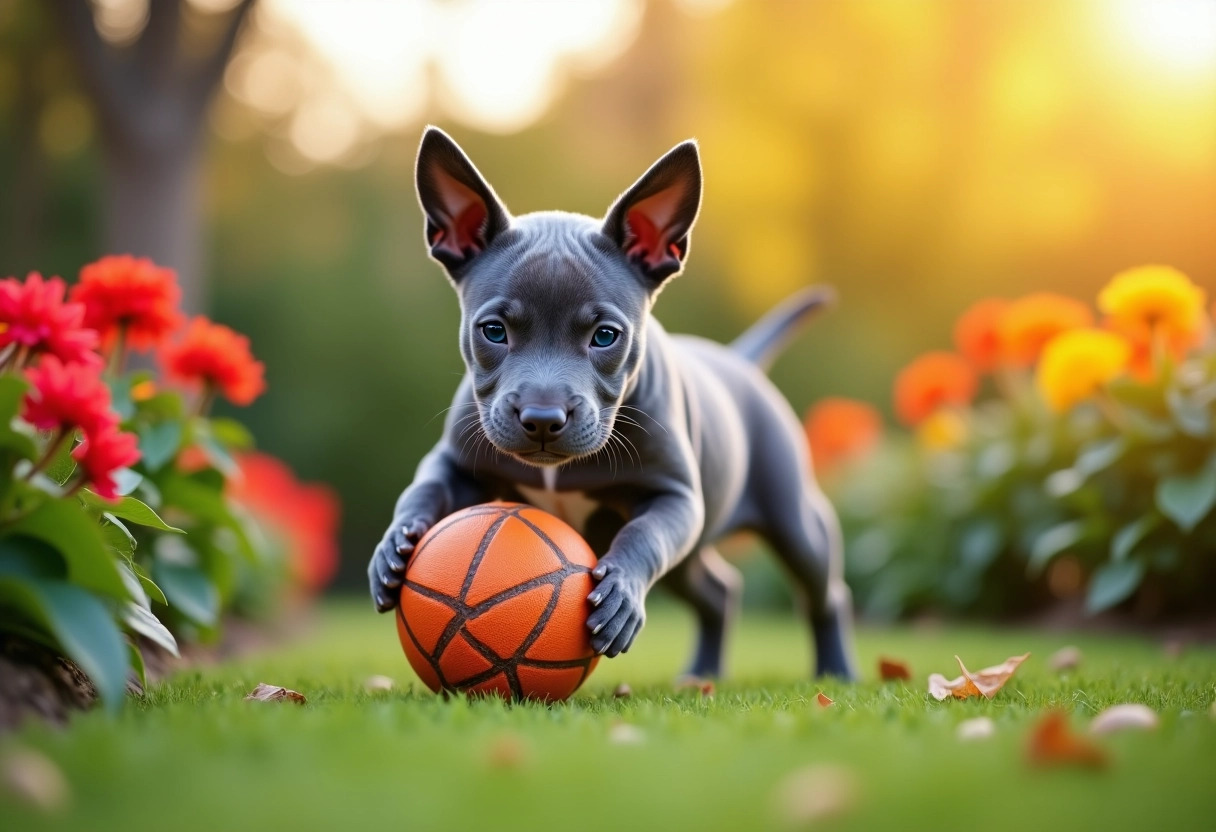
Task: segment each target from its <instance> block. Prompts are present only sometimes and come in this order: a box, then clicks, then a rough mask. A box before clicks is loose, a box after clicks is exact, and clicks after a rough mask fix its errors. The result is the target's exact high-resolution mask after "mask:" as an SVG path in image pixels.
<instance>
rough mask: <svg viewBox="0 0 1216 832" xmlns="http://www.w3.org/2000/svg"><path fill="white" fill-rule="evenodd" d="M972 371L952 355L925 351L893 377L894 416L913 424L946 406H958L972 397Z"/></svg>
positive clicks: (973, 394)
mask: <svg viewBox="0 0 1216 832" xmlns="http://www.w3.org/2000/svg"><path fill="white" fill-rule="evenodd" d="M976 384H977V381H976V377H975V371H974V370H972V369H971V365H970V364H968V363H967V362H966V361H964V360H963V359H962V358H961V357H960V356H958V355H956V354H955V353H952V352H928V353H925V354H924V355H922V356H921V357H920V358H917V359H916V360H915V361H913V362H912V363H911V364H909V365H908V366H907V367H904V369H903V370H901V371H900V373H899V375H898V376H896V377H895V415H896V416H898V417H899V419H900V421H902V422H903V423H904V424H906V425H916V424H919V423H920V422H922V421H923V420H925V419H927V418H928V417H929V416H931V415H933V414H934V413H935V412H937V411H938V410H940V409H941V408H943V407H947V406H962V405H966V404H968V403H970V401H971V399H972V397H974V396H975V388H976Z"/></svg>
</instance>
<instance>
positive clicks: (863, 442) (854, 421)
mask: <svg viewBox="0 0 1216 832" xmlns="http://www.w3.org/2000/svg"><path fill="white" fill-rule="evenodd" d="M806 436H807V441H808V442H810V445H811V459H812V460H813V461H814V463H815V470H816V471H818V472H819V473H826V472H828V471H830V470H832V469H834V468H837V467H838V466H839V465H841V464H842V463H845V462H848V461H850V460H853V459H858V458H861V457H864V456H865V455H867V454H868V453H869V452H870V451H872V450H873V449H874V446H875V445H877V444H878V441H879V439H880V438H881V437H882V417H881V416H879V415H878V411H877V410H875V409H874V408H873V407H871V406H870V405H868V404H866V403H865V402H859V401H855V400H853V399H845V398H839V397H829V398H826V399H820V400H819V401H818V402H816V404H815V406H814V407H812V408H811V409H810V410H809V411H807V414H806Z"/></svg>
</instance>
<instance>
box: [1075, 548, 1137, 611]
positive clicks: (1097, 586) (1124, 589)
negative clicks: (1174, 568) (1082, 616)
mask: <svg viewBox="0 0 1216 832" xmlns="http://www.w3.org/2000/svg"><path fill="white" fill-rule="evenodd" d="M1143 578H1144V561H1142V560H1118V561H1110V562H1108V563H1104V564H1102V566H1101V567H1099V568H1098V571H1097V572H1095V573H1094V576H1093V578H1091V579H1090V581H1089V592H1088V593H1087V594H1086V597H1085V609H1086V611H1088V612H1090V613H1095V612H1101V611H1102V610H1106V609H1110V608H1111V607H1113V606H1114V605H1115V604H1118V603H1120V602H1121V601H1125V600H1127V599H1128V598H1130V597H1131V595H1132V593H1133V592H1135V591H1136V588H1137V587H1139V586H1140V581H1141V580H1142V579H1143Z"/></svg>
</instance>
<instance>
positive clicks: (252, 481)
mask: <svg viewBox="0 0 1216 832" xmlns="http://www.w3.org/2000/svg"><path fill="white" fill-rule="evenodd" d="M237 462H238V464H239V465H240V468H241V474H240V476H239V477H236V478H235V479H233V480H232V482H231V486H230V488H231V491H230V494H231V496H232V498H233V499H234V500H236V501H237V502H238V503H240V504H241V505H243V506H245V507H246V508H247V509H248V510H249V512H250V513H251V514H252V515H253V516H254V517H255V518H256V519H257V520H259V521H260V522H261V523H262V524H263V525H264V526H265V527H268V529H267V530H268V531H270V532H271V533H272V534H274V535H276V536H278V537H280V538H281V539H282V540H283V543H284V545H285V547H286V549H287V554H288V559H289V566H290V568H291V572H292V575H293V576H294V577H295V578H296V580H297V581H299V582H300V584H302V585H303V586H304V587H306V588H308V589H312V590H318V589H320V588H321V587H323V586H325V584H327V583H329V581H330V580H331V579H332V578H333V576H334V573H335V572H336V571H337V569H338V543H337V540H336V535H337V530H338V518H339V513H340V508H339V503H338V498H337V495H335V494H334V492H333V491H332V490H331V489H330V488H328V487H327V486H324V485H316V484H313V483H301V482H299V481H298V480H297V479H296V478H295V476H294V475H293V474H292V472H291V469H290V468H288V467H287V465H286V464H285V463H283V462H282V461H280V460H278V459H275V458H274V457H272V456H269V455H267V454H261V453H248V454H241V456H240V457H238V459H237Z"/></svg>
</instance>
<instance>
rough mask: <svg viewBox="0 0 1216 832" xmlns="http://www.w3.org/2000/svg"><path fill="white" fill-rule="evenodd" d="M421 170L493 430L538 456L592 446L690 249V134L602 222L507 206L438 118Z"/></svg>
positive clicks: (693, 166)
mask: <svg viewBox="0 0 1216 832" xmlns="http://www.w3.org/2000/svg"><path fill="white" fill-rule="evenodd" d="M416 180H417V187H418V199H419V202H421V204H422V211H423V214H424V216H425V219H426V243H427V246H428V247H429V248H430V253H431V257H432V258H434V259H435V260H436V261H437V262H439V263H440V265H442V266H443V268H444V270H445V271H446V272H447V275H448V277H449V279H450V280H451V282H452V284H453V285H454V286H455V287H456V291H457V293H458V294H459V296H460V307H461V326H460V350H461V354H462V355H463V356H464V360H465V364H466V365H467V366H468V368H469V373H470V374H471V376H472V380H473V391H474V396H475V398H476V400H477V410H478V420H479V421H478V424H479V425H480V427H481V430H482V431H483V432H484V433H485V436H486V438H488V439H489V441H490V442H491V443H492V444H493V445H494V447H496V448H497V449H498V450H500V451H502V452H503V453H506V454H509V455H511V456H514V457H516V458H518V459H520V460H522V461H524V462H527V463H529V464H532V465H561V464H563V463H565V462H568V461H570V460H572V459H576V458H578V457H584V456H589V455H591V454H594V453H597V452H598V451H599V450H600V449H602V448H603V447H604V446H605V445H606V444H607V443H608V440H609V437H610V436H611V434H612V429H613V425H614V424H615V421H616V417H617V410H618V408H619V407H620V405H621V402H622V401H623V400H624V398H625V396H626V394H627V393H628V392H629V390H630V385H631V383H632V382H633V380H634V378H635V377H636V374H637V372H638V369H639V367H640V364H641V360H642V356H643V354H644V351H645V346H646V345H645V334H646V319H647V316H648V314H649V312H650V306H651V304H652V303H653V301H654V298H655V296H656V295H657V294H658V292H659V290H660V288H661V287H662V286H663V284H664V283H666V282H667V280H669V279H670V278H672V277H674V276H675V275H676V274H678V273H679V272H680V270H681V269H682V268H683V265H684V260H685V258H686V257H687V256H688V247H689V236H690V233H691V231H692V226H693V222H694V221H695V220H696V216H697V210H698V208H699V207H700V203H701V164H700V159H699V157H698V155H697V147H696V145H695V144H694V143H693V142H684V143H683V144H680V145H677V146H676V147H675V148H673V149H672V150H671V151H669V152H668V153H667V155H665V156H663V158H661V159H660V160H659V161H658V162H656V163H655V164H654V165H653V166H652V167H651V168H650V170H648V171H647V172H646V173H645V174H644V175H643V176H642V178H641V179H639V180H638V181H637V182H636V183H634V184H633V186H632V187H630V188H629V189H628V190H627V191H625V193H624V194H622V195H621V196H620V197H619V198H618V199H617V201H616V202H615V203H614V204H613V205H612V207H611V208H610V209H609V210H608V213H607V215H606V216H605V217H604V218H603V219H602V220H595V219H592V218H591V217H586V216H582V215H578V214H566V213H560V212H541V213H535V214H526V215H524V216H521V217H512V216H511V215H510V213H508V211H507V209H506V207H505V206H504V205H503V204H502V202H501V201H500V200H499V199H498V197H497V196H496V195H495V193H494V190H493V188H491V187H490V186H489V184H487V183H486V181H485V180H484V179H483V178H482V176H481V174H480V173H478V171H477V168H476V167H474V165H473V163H472V162H471V161H469V158H468V157H467V156H466V155H465V154H464V152H463V151H462V150H461V149H460V148H459V147H458V146H457V144H456V143H455V142H454V141H452V139H451V138H449V137H448V136H447V134H445V133H444V132H443V131H441V130H439V129H438V128H435V127H431V128H428V129H427V131H426V133H425V134H423V137H422V144H421V146H420V147H419V149H418V164H417V171H416Z"/></svg>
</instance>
